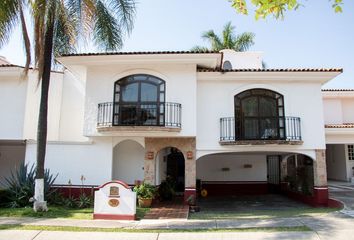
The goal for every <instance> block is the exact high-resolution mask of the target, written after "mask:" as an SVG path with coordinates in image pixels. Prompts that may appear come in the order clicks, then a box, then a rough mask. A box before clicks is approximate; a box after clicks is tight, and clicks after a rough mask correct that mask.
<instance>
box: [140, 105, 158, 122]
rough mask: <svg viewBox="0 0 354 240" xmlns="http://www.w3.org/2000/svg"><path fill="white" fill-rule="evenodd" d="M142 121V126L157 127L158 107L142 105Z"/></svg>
mask: <svg viewBox="0 0 354 240" xmlns="http://www.w3.org/2000/svg"><path fill="white" fill-rule="evenodd" d="M140 121H141V124H142V125H157V105H154V104H146V105H141V111H140Z"/></svg>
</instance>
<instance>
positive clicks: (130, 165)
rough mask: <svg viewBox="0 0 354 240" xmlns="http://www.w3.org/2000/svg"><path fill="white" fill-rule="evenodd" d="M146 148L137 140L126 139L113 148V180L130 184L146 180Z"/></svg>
mask: <svg viewBox="0 0 354 240" xmlns="http://www.w3.org/2000/svg"><path fill="white" fill-rule="evenodd" d="M144 155H145V150H144V148H143V147H142V146H141V145H140V144H139V143H137V142H135V141H132V140H125V141H122V142H120V143H119V144H117V145H116V146H115V147H114V148H113V161H112V180H121V181H124V182H126V183H128V184H130V185H133V184H134V183H135V182H136V181H142V180H144Z"/></svg>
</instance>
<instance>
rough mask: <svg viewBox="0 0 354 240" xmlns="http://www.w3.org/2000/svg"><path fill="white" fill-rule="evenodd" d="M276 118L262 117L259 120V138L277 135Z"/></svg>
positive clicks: (275, 136) (271, 137) (270, 137)
mask: <svg viewBox="0 0 354 240" xmlns="http://www.w3.org/2000/svg"><path fill="white" fill-rule="evenodd" d="M277 121H278V120H277V119H276V118H264V119H261V120H260V124H261V136H260V137H261V139H276V138H277V137H278V128H277Z"/></svg>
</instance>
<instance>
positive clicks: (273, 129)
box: [220, 117, 303, 145]
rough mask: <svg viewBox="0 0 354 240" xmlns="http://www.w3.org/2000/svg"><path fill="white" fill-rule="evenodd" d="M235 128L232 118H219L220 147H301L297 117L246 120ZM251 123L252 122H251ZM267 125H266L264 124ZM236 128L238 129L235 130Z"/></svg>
mask: <svg viewBox="0 0 354 240" xmlns="http://www.w3.org/2000/svg"><path fill="white" fill-rule="evenodd" d="M247 120H248V121H247V122H246V121H243V122H240V123H239V124H238V126H236V123H235V118H234V117H226V118H220V144H221V145H250V144H251V145H264V144H291V145H301V144H302V143H303V142H302V140H301V121H300V118H299V117H274V118H257V119H247ZM252 121H253V122H252ZM265 123H267V124H268V126H267V124H265ZM236 128H238V129H236Z"/></svg>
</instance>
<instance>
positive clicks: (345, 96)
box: [323, 91, 354, 124]
mask: <svg viewBox="0 0 354 240" xmlns="http://www.w3.org/2000/svg"><path fill="white" fill-rule="evenodd" d="M323 106H324V117H325V123H326V124H343V123H354V111H353V109H354V94H353V93H351V92H340V91H339V92H324V93H323Z"/></svg>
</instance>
